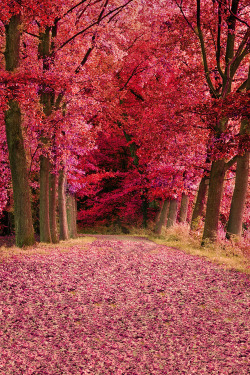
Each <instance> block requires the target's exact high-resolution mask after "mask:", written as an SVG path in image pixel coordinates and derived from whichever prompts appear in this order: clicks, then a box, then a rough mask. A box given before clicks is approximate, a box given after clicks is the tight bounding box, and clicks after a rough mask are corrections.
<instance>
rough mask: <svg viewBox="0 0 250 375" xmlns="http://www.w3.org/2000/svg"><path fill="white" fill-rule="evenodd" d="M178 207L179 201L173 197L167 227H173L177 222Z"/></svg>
mask: <svg viewBox="0 0 250 375" xmlns="http://www.w3.org/2000/svg"><path fill="white" fill-rule="evenodd" d="M177 208H178V201H177V199H171V200H170V205H169V213H168V221H167V228H170V227H172V226H173V225H174V224H175V223H176V218H177Z"/></svg>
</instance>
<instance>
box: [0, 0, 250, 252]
mask: <svg viewBox="0 0 250 375" xmlns="http://www.w3.org/2000/svg"><path fill="white" fill-rule="evenodd" d="M249 14H250V5H249V2H248V1H247V0H206V1H205V0H196V1H193V0H155V1H152V0H88V1H87V0H82V1H79V0H78V1H77V0H68V1H64V0H36V1H33V0H30V1H27V0H20V1H15V0H14V1H10V0H3V2H2V4H1V14H0V30H1V34H0V46H1V52H2V53H1V57H0V143H1V147H0V156H1V157H0V171H1V175H0V230H1V231H2V233H3V234H4V233H7V232H8V230H10V226H11V224H10V222H9V221H10V217H11V212H13V217H14V231H15V237H16V244H17V246H19V247H22V246H27V245H32V244H34V242H35V233H39V235H40V241H42V242H48V243H49V242H53V243H57V242H58V241H59V240H66V239H68V238H69V237H75V236H76V235H77V228H76V220H78V223H79V225H82V226H84V227H91V226H94V225H110V224H111V223H113V224H116V225H118V226H120V227H121V228H122V230H123V231H125V232H126V231H128V230H129V229H128V228H129V226H130V225H135V226H139V225H140V226H144V227H146V226H147V225H148V223H149V222H152V221H154V222H155V232H156V233H158V234H160V233H161V231H162V228H163V227H164V226H165V225H166V226H167V227H170V226H172V225H173V224H174V223H175V222H176V220H178V221H179V222H181V223H186V222H188V223H189V224H190V228H191V230H192V231H196V230H199V231H200V230H201V229H202V232H203V238H202V243H205V242H206V241H212V242H214V241H216V239H217V236H218V231H219V230H223V231H224V232H225V236H226V237H227V238H230V237H232V236H236V237H241V235H242V234H243V229H244V230H245V231H246V230H247V229H248V228H249V224H250V217H249V205H250V194H249V183H248V182H249V150H250V124H249V119H250V111H249V108H250V106H249V102H250V101H249V91H250V59H249V56H250V54H249V52H250V17H249Z"/></svg>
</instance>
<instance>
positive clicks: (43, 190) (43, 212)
mask: <svg viewBox="0 0 250 375" xmlns="http://www.w3.org/2000/svg"><path fill="white" fill-rule="evenodd" d="M49 173H50V162H49V159H48V158H47V157H45V156H43V155H42V156H41V158H40V213H39V218H40V241H41V242H51V234H50V217H49Z"/></svg>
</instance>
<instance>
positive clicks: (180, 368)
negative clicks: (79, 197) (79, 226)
mask: <svg viewBox="0 0 250 375" xmlns="http://www.w3.org/2000/svg"><path fill="white" fill-rule="evenodd" d="M39 249H40V250H41V247H40V248H39V247H38V248H37V251H38V250H39ZM42 249H49V251H48V252H44V253H40V254H39V253H38V252H37V253H34V252H33V253H30V254H29V253H26V254H24V253H22V254H21V256H19V255H15V256H14V257H13V258H8V259H6V260H3V261H2V262H0V286H1V288H0V348H2V349H1V350H2V353H1V361H0V374H4V375H10V374H11V375H13V374H16V375H19V374H20V375H21V374H22V375H30V374H48V375H50V374H51V375H55V374H57V373H58V374H70V375H74V374H75V375H77V374H81V375H85V374H90V375H101V374H105V375H106V374H107V375H144V374H145V375H146V374H148V375H149V374H153V375H166V374H170V375H176V374H187V375H189V374H197V375H199V374H200V375H206V374H209V375H210V374H221V375H222V374H223V375H228V374H241V375H247V374H249V361H248V359H247V358H248V350H249V347H250V345H249V331H250V322H249V306H250V296H249V286H250V284H249V277H248V276H247V275H244V274H241V273H239V272H236V271H228V270H225V269H224V268H223V267H221V266H218V265H215V264H213V263H210V262H209V261H207V260H205V259H203V258H199V257H197V256H191V255H188V254H185V253H184V252H182V251H180V250H177V249H173V248H169V247H167V246H162V245H157V244H155V243H154V242H152V241H148V240H147V239H145V238H143V239H141V238H138V237H137V238H136V237H132V238H129V237H126V239H124V236H99V235H98V236H95V235H92V236H82V237H80V238H79V239H77V240H75V241H74V240H72V243H71V242H70V241H68V242H65V243H62V244H60V245H59V246H58V247H56V246H55V247H54V248H53V247H52V246H51V247H49V246H45V245H42ZM35 250H36V249H34V251H35Z"/></svg>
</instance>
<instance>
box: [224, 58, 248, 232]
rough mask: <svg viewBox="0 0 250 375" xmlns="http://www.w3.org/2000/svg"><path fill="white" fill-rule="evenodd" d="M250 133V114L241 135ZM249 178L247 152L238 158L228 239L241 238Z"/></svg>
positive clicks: (243, 118) (244, 118)
mask: <svg viewBox="0 0 250 375" xmlns="http://www.w3.org/2000/svg"><path fill="white" fill-rule="evenodd" d="M249 90H250V65H249V72H248V79H247V84H246V91H247V92H249ZM249 133H250V119H249V114H246V115H243V117H242V120H241V127H240V135H244V134H247V135H248V136H249ZM248 177H249V151H247V150H246V151H245V154H244V155H242V156H238V158H237V167H236V177H235V186H234V193H233V197H232V202H231V208H230V214H229V220H228V225H227V238H230V236H231V235H232V234H233V235H236V236H238V237H240V236H241V232H242V222H243V214H244V205H245V202H246V197H247V189H248Z"/></svg>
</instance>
